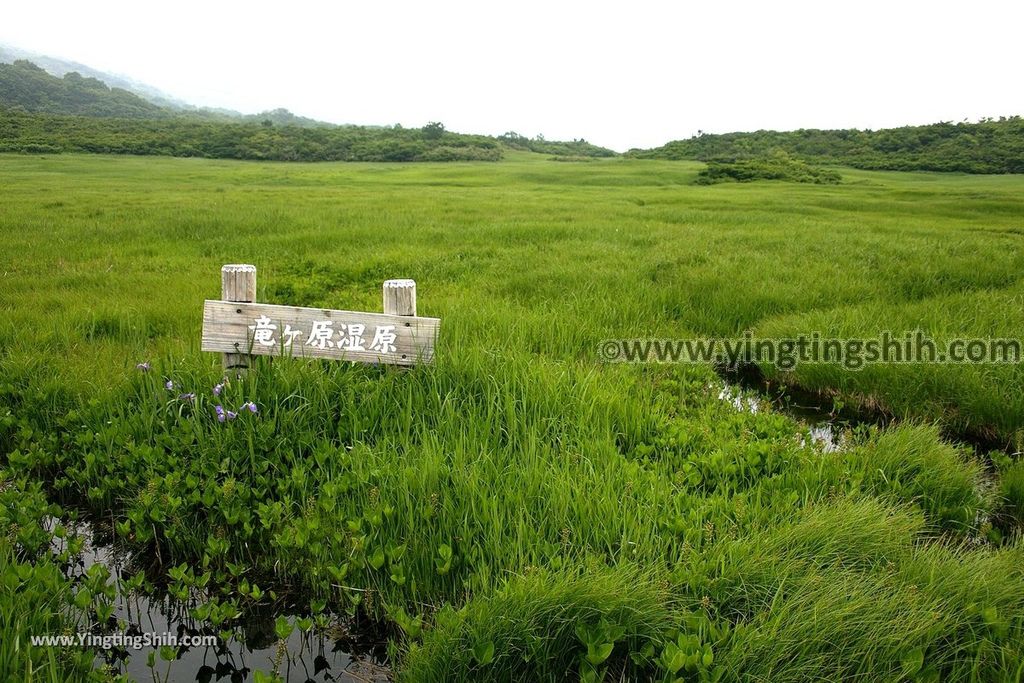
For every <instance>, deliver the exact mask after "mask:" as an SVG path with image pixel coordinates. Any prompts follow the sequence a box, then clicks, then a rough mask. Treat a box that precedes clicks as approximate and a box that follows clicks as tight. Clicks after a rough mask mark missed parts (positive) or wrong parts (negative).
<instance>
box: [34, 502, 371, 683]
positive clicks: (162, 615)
mask: <svg viewBox="0 0 1024 683" xmlns="http://www.w3.org/2000/svg"><path fill="white" fill-rule="evenodd" d="M53 523H56V520H53ZM65 524H66V526H67V527H68V528H69V530H74V531H76V532H77V533H78V535H79V536H81V537H82V538H83V539H84V540H85V547H84V550H83V551H82V554H81V556H80V560H79V564H78V565H77V568H74V567H73V568H72V572H73V573H78V572H85V571H87V570H88V569H89V567H90V566H92V565H94V564H102V565H104V566H105V567H106V568H107V569H108V570H110V574H111V582H113V583H114V584H115V585H116V586H117V594H116V597H115V598H114V606H115V611H114V615H113V617H114V619H116V620H117V621H118V623H124V624H126V625H127V627H126V628H125V629H124V630H123V631H122V632H123V633H124V634H125V635H126V636H133V637H134V636H141V635H143V634H159V635H160V636H163V635H164V634H166V633H171V634H175V635H176V636H177V637H178V638H179V639H180V638H181V637H182V636H183V635H188V636H196V635H210V634H212V633H213V631H212V630H211V629H210V628H209V627H208V626H204V625H203V624H201V623H197V622H196V621H195V620H194V619H193V618H192V617H191V616H190V615H189V614H188V610H187V609H186V608H185V607H183V606H182V605H181V604H180V603H178V602H176V601H175V600H173V599H171V598H169V597H165V598H163V599H161V598H159V597H149V596H146V595H143V594H140V593H136V592H131V593H124V592H122V591H121V589H120V586H119V585H117V582H114V581H113V579H114V578H120V577H122V576H123V577H126V578H127V577H128V576H131V575H132V574H134V573H135V572H136V571H137V570H138V569H139V567H138V566H136V565H137V564H138V563H137V562H136V561H135V560H134V558H133V557H131V556H130V555H127V554H125V553H123V552H119V551H118V550H116V549H115V546H113V545H112V544H111V538H110V535H109V534H108V533H104V532H103V531H102V530H101V526H100V525H94V524H91V523H89V522H82V521H76V522H65ZM277 616H278V614H277V613H273V614H271V613H267V614H252V615H247V616H246V617H245V618H244V620H243V622H242V631H243V634H244V640H245V642H244V643H242V642H239V641H238V640H236V639H231V640H230V641H228V642H227V643H224V642H223V641H219V643H220V644H219V645H215V646H203V647H193V648H184V647H183V648H179V653H178V657H177V659H175V660H174V661H171V662H168V661H165V660H163V659H161V658H160V649H159V647H156V646H144V647H140V648H138V649H134V648H128V649H126V648H113V649H110V650H106V651H102V652H100V654H99V655H98V656H97V658H96V666H97V667H102V666H104V665H107V666H110V667H111V668H112V670H113V671H114V672H117V673H127V674H128V675H129V676H130V677H131V678H133V679H135V680H136V681H140V683H141V682H146V681H160V682H165V681H199V682H200V683H207V682H213V681H231V683H241V682H242V681H251V680H253V677H254V672H255V671H262V672H265V673H269V672H271V671H276V672H277V674H278V675H279V676H280V677H281V678H282V679H284V680H285V681H289V682H305V681H360V682H362V681H388V680H391V675H390V670H389V668H388V667H387V663H386V659H385V655H386V647H387V641H386V639H385V638H384V636H383V635H381V634H379V633H376V632H374V630H373V629H362V630H355V629H347V628H345V627H343V626H342V625H339V626H337V627H336V628H334V629H331V630H329V631H328V632H326V633H325V632H318V631H317V629H316V628H313V629H311V630H310V631H309V632H307V633H303V632H301V631H300V630H299V629H298V628H296V629H294V630H293V631H292V634H291V635H290V636H289V637H288V639H287V640H286V641H284V642H283V643H282V642H281V641H280V640H279V639H278V637H277V635H276V634H275V632H274V621H275V618H276V617H277ZM335 621H337V622H338V623H339V624H345V623H347V619H345V618H341V619H340V620H335ZM140 643H141V641H140ZM151 660H152V663H153V666H152V667H151V666H150V662H151Z"/></svg>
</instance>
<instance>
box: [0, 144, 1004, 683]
mask: <svg viewBox="0 0 1024 683" xmlns="http://www.w3.org/2000/svg"><path fill="white" fill-rule="evenodd" d="M703 167H704V165H703V164H701V163H697V162H685V161H660V160H646V159H626V158H614V159H602V160H594V161H588V162H565V163H553V162H551V161H550V160H549V159H548V158H547V157H545V156H543V155H533V154H528V153H520V152H509V153H507V154H506V160H505V161H502V162H500V163H483V162H479V163H469V162H466V163H443V164H442V163H438V164H429V163H416V164H383V163H381V164H363V163H317V164H303V163H264V162H235V161H222V160H201V159H175V158H156V157H149V158H141V157H107V156H75V155H66V156H19V155H0V239H2V243H3V245H4V248H3V250H2V251H0V452H2V453H3V461H2V462H3V467H2V478H0V498H2V499H3V500H4V503H5V504H4V506H2V508H0V515H2V516H0V526H2V527H3V528H4V529H6V530H7V534H6V536H5V541H4V542H3V544H2V546H0V551H2V552H0V581H2V582H3V584H4V586H5V589H6V588H10V589H11V590H5V591H4V592H3V595H2V597H0V603H2V604H3V617H2V618H3V621H2V622H0V633H2V636H3V637H2V638H0V674H2V676H0V677H3V678H5V679H12V680H13V679H27V680H67V679H86V678H92V679H97V680H104V679H107V678H110V677H112V676H113V674H111V673H110V672H107V671H103V670H92V664H91V662H92V657H91V655H90V656H82V655H81V653H77V652H75V651H55V650H52V649H50V650H47V649H44V648H35V647H30V646H27V645H26V642H27V640H28V637H29V636H30V635H33V634H39V633H49V632H54V631H56V630H59V628H60V625H61V624H64V625H65V627H66V628H71V626H68V625H80V624H94V625H96V628H101V627H102V625H103V623H104V622H106V621H107V620H106V619H105V618H104V616H109V614H108V613H107V611H106V610H107V609H108V608H109V607H108V606H109V600H110V595H109V592H110V591H109V587H108V586H107V585H106V584H105V583H104V582H105V581H107V580H108V578H109V581H113V580H114V578H113V577H105V576H102V575H101V574H94V575H90V576H88V577H86V578H85V579H81V580H76V581H68V580H66V579H64V578H62V574H61V571H60V569H61V567H62V566H63V565H65V564H66V563H67V562H68V561H69V559H70V555H65V556H60V555H54V553H52V552H51V550H50V546H51V544H52V540H53V538H52V537H53V535H54V534H55V533H59V534H63V533H64V532H63V530H61V529H57V530H56V531H55V530H53V529H50V528H49V527H47V528H46V529H44V528H43V527H42V526H41V524H42V522H43V521H44V519H43V518H44V516H46V515H49V514H54V513H56V510H55V509H51V507H50V506H52V505H59V506H60V507H61V508H62V511H61V514H63V515H64V516H65V517H66V516H68V515H71V516H74V515H80V516H83V517H87V518H90V519H99V520H104V521H105V523H106V524H108V525H109V526H110V529H111V532H112V533H113V535H114V537H115V538H116V542H117V543H118V544H119V545H120V546H123V547H124V548H125V549H126V550H128V551H130V552H133V553H135V554H137V555H141V556H145V557H149V558H153V559H152V562H151V563H150V564H151V565H152V566H150V567H147V569H146V571H145V572H143V573H141V574H140V575H138V576H137V577H131V578H130V579H122V580H125V581H127V584H126V585H127V586H128V588H129V589H132V590H140V591H150V592H152V591H166V592H167V593H168V594H170V595H172V596H174V597H175V598H176V599H177V600H178V601H179V602H181V603H182V604H183V605H184V606H185V608H186V609H188V610H189V611H190V612H191V613H192V615H193V616H194V617H195V618H196V619H197V620H198V621H200V622H203V623H206V624H209V626H210V628H211V629H212V630H213V631H214V632H216V633H218V634H219V635H220V636H221V637H222V638H223V639H225V640H230V639H237V638H240V637H242V635H241V633H240V632H239V629H238V628H237V627H236V626H237V621H238V619H239V618H240V616H241V615H243V614H245V613H246V612H247V611H250V610H253V609H256V608H257V607H259V608H267V607H269V608H271V609H277V610H279V611H280V613H281V614H282V615H293V616H285V617H282V619H281V620H279V622H280V629H281V631H280V633H281V635H282V637H284V635H286V633H287V632H290V629H292V628H299V629H303V630H316V629H327V628H330V627H331V625H332V624H336V623H338V622H339V621H345V620H347V619H354V620H357V621H358V620H373V621H377V622H382V623H383V624H384V625H385V626H386V628H388V629H389V632H390V634H391V644H390V655H391V656H390V664H391V666H392V670H393V672H394V675H395V677H396V679H397V680H407V681H438V680H495V681H507V680H565V679H567V678H568V679H578V680H583V681H597V680H654V681H663V680H664V681H676V680H682V681H773V682H774V681H817V680H834V681H850V680H863V681H921V682H923V681H940V680H941V681H1019V680H1021V678H1022V677H1024V545H1021V543H1020V541H1019V528H1020V520H1021V519H1022V518H1024V469H1022V466H1021V465H1019V464H1018V463H1017V462H1016V461H1015V455H1012V454H1014V453H1016V451H1018V450H1020V448H1021V442H1022V441H1024V431H1022V428H1024V372H1022V370H1021V366H1020V365H1019V364H989V365H938V364H916V365H910V364H902V365H872V366H869V367H865V368H863V369H860V370H856V371H851V370H848V369H844V368H842V367H840V366H836V365H800V366H799V367H798V368H797V369H796V370H794V371H792V372H782V371H779V370H776V369H774V368H772V367H771V366H770V365H768V364H765V365H764V367H763V370H764V372H765V373H767V374H768V375H769V376H771V377H772V378H773V379H775V380H778V381H779V382H781V383H782V384H784V385H792V386H794V387H799V388H801V389H805V390H810V391H812V392H816V393H818V394H819V395H820V396H822V397H827V398H828V400H830V401H832V402H834V403H835V405H836V407H837V408H838V407H839V406H846V407H852V408H853V409H855V410H863V411H864V412H871V413H878V414H883V415H885V416H887V417H889V418H893V419H892V422H891V423H890V424H889V425H888V426H887V427H885V428H882V427H875V426H870V425H860V426H857V427H856V428H851V429H850V431H849V433H848V434H847V435H846V438H845V440H844V446H843V447H842V448H841V449H839V450H835V451H826V450H824V449H822V448H821V447H820V446H819V445H816V444H815V443H814V442H813V440H812V439H811V438H810V434H809V432H808V428H807V426H806V425H803V424H801V423H799V422H797V421H796V420H795V419H794V418H792V417H790V416H788V415H787V414H785V413H783V412H780V411H779V410H776V409H774V408H773V407H772V405H771V404H770V403H769V402H765V401H760V400H759V398H758V397H757V396H756V395H755V394H752V393H751V394H747V395H745V396H744V399H745V400H749V401H754V402H757V405H758V406H759V408H758V409H757V410H737V409H736V408H735V407H734V405H733V403H732V402H730V401H725V400H722V398H721V393H722V389H723V384H722V380H721V379H720V378H719V375H718V374H717V373H716V372H715V370H714V368H712V367H710V366H709V365H706V364H689V365H683V364H670V363H663V364H654V363H652V364H629V363H605V362H602V361H601V358H600V355H599V353H598V348H599V344H600V342H601V341H602V340H606V339H632V338H643V337H658V338H671V339H679V338H690V337H739V336H741V335H742V334H743V333H744V332H745V331H748V330H749V331H752V332H753V333H754V334H755V335H757V336H759V337H787V336H793V335H798V334H810V333H812V332H818V333H820V334H822V335H824V336H835V337H839V338H857V337H867V338H873V337H877V336H878V335H879V334H880V333H882V332H883V331H890V332H891V333H893V334H896V335H902V334H903V333H904V332H907V331H912V330H922V331H923V332H925V333H926V334H928V335H930V336H931V337H933V338H935V339H939V340H944V339H953V338H964V337H971V338H973V337H978V338H1016V337H1019V336H1020V330H1022V329H1024V284H1022V282H1021V280H1020V278H1019V274H1020V273H1021V272H1022V267H1024V250H1022V249H1021V246H1020V241H1021V240H1022V239H1024V176H1010V175H1007V176H982V175H959V174H948V173H945V174H940V173H921V172H918V173H898V172H877V171H860V170H852V169H847V168H836V169H833V170H835V171H837V172H839V173H840V174H841V176H842V182H841V183H840V184H837V185H813V184H796V183H785V182H764V181H762V182H752V183H723V184H716V185H700V184H695V183H694V181H695V180H696V179H697V176H698V173H699V171H700V170H701V169H702V168H703ZM225 263H252V264H255V265H256V266H257V268H258V300H259V301H261V302H266V303H280V304H292V305H299V306H316V307H325V308H340V309H349V310H365V311H378V310H380V306H381V301H380V299H381V292H380V288H381V283H382V282H383V281H384V280H386V279H389V278H396V277H408V278H413V279H415V280H416V282H417V285H418V308H419V314H420V315H426V316H434V317H439V318H441V334H440V338H439V340H438V345H437V352H436V362H435V363H434V364H432V365H429V366H421V367H417V368H414V369H411V370H400V369H396V368H388V367H371V366H357V365H350V364H347V363H330V362H311V361H300V360H294V361H280V360H274V361H270V360H267V359H260V360H259V362H257V363H256V364H255V366H254V368H253V369H252V371H251V372H249V373H248V374H247V375H246V376H245V377H243V378H229V381H228V382H227V383H226V384H225V385H224V387H223V390H222V391H221V393H220V394H219V395H214V393H213V388H214V387H215V386H216V385H218V384H222V383H223V380H224V376H223V371H222V369H221V365H220V358H219V356H216V355H214V354H206V353H202V352H200V350H199V339H200V327H201V320H202V302H203V300H204V299H213V298H218V297H219V294H220V275H219V270H220V266H221V265H222V264H225ZM143 362H148V363H149V370H148V371H143V370H140V369H137V368H136V365H137V364H139V363H143ZM167 382H171V383H172V387H173V388H172V389H170V390H169V389H168V388H167V387H166V383H167ZM192 393H194V394H195V397H194V398H183V397H182V396H183V395H186V394H192ZM247 402H252V403H254V404H255V405H256V406H257V407H258V412H257V413H255V414H252V413H242V414H240V415H239V416H238V418H236V419H234V420H231V421H228V422H225V423H220V422H218V421H217V419H216V417H215V413H214V410H215V406H216V405H223V406H224V407H226V408H230V409H236V408H237V407H239V406H241V405H243V404H244V403H247ZM748 405H749V403H748ZM968 437H970V438H972V439H975V438H978V437H981V438H984V439H985V440H986V442H988V443H994V444H996V445H998V446H999V447H1000V448H999V449H997V450H996V451H994V452H992V453H985V452H978V451H976V450H975V449H972V448H970V447H968V446H965V445H962V444H961V443H960V441H959V440H960V439H961V438H968ZM74 545H75V544H74V540H73V539H72V541H71V542H70V546H71V548H72V550H73V549H74ZM71 554H73V553H71ZM97 572H99V570H97ZM72 630H74V629H72ZM168 656H169V658H173V653H169V655H168ZM278 673H280V672H274V671H269V672H265V674H264V673H261V674H260V676H259V678H258V680H273V679H274V676H275V675H277V674H278Z"/></svg>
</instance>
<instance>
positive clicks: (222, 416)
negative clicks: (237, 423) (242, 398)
mask: <svg viewBox="0 0 1024 683" xmlns="http://www.w3.org/2000/svg"><path fill="white" fill-rule="evenodd" d="M213 410H214V412H216V413H217V422H227V421H228V420H234V419H235V418H236V417H238V413H243V412H245V411H246V410H248V411H249V412H250V413H253V414H256V413H258V412H259V408H257V407H256V404H255V403H253V402H252V401H246V402H245V403H243V404H242V406H241V407H240V408H239V409H238V412H235V411H233V410H225V408H224V406H222V405H220V404H218V405H216V406H214V407H213Z"/></svg>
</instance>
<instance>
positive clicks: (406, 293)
mask: <svg viewBox="0 0 1024 683" xmlns="http://www.w3.org/2000/svg"><path fill="white" fill-rule="evenodd" d="M384 312H385V313H390V314H391V315H416V281H415V280H385V281H384Z"/></svg>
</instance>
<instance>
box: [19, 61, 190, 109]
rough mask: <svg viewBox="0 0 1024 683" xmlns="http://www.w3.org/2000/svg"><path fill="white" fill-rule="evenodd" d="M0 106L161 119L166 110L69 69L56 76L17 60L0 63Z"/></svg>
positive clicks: (31, 64) (29, 63) (133, 94)
mask: <svg viewBox="0 0 1024 683" xmlns="http://www.w3.org/2000/svg"><path fill="white" fill-rule="evenodd" d="M0 105H2V106H6V107H16V108H19V109H23V110H25V111H30V112H42V113H47V114H76V115H80V116H106V117H110V116H115V117H119V118H161V117H165V116H169V115H171V112H169V111H168V110H167V109H164V108H163V107H160V106H158V105H156V104H153V103H152V102H148V101H147V100H144V99H142V98H141V97H139V96H138V95H136V94H135V93H131V92H128V91H127V90H122V89H121V88H110V87H108V86H107V84H106V83H104V82H103V81H100V80H97V79H95V78H87V77H83V76H81V75H80V74H78V73H77V72H70V73H67V74H65V75H64V77H63V78H57V77H56V76H52V75H50V74H49V73H47V72H46V71H45V70H43V69H41V68H40V67H38V66H36V65H35V64H33V63H32V62H28V61H25V60H18V61H16V62H14V63H13V64H0Z"/></svg>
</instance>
